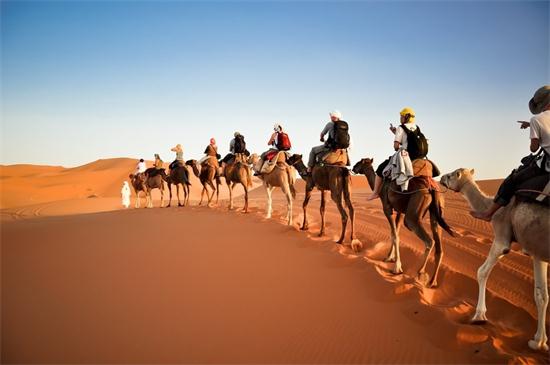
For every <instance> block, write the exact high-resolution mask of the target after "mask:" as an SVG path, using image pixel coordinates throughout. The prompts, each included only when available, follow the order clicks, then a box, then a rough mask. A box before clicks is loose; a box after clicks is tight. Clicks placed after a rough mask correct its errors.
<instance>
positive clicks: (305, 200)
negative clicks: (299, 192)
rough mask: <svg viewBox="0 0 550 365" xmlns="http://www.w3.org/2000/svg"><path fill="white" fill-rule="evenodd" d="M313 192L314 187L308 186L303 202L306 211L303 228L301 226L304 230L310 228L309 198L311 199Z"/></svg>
mask: <svg viewBox="0 0 550 365" xmlns="http://www.w3.org/2000/svg"><path fill="white" fill-rule="evenodd" d="M311 192H312V189H308V188H307V187H306V193H305V198H304V203H303V204H302V209H303V211H304V221H303V223H302V228H301V230H302V231H307V230H308V229H309V224H308V221H307V205H308V204H309V199H311Z"/></svg>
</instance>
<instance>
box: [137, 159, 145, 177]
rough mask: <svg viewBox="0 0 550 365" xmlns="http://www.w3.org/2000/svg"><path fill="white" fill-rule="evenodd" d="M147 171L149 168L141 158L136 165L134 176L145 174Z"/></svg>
mask: <svg viewBox="0 0 550 365" xmlns="http://www.w3.org/2000/svg"><path fill="white" fill-rule="evenodd" d="M145 170H147V166H146V165H145V160H144V159H142V158H141V159H140V160H139V162H138V163H137V165H136V171H135V173H134V175H139V174H143V173H144V172H145Z"/></svg>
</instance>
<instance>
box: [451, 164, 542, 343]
mask: <svg viewBox="0 0 550 365" xmlns="http://www.w3.org/2000/svg"><path fill="white" fill-rule="evenodd" d="M473 176H474V170H469V169H464V168H461V169H457V170H455V171H454V172H451V173H449V174H446V175H443V176H442V177H441V184H442V185H443V186H446V187H447V188H449V189H450V190H453V191H456V192H459V193H462V194H463V195H464V198H466V201H467V202H468V204H469V205H470V207H471V208H472V209H473V210H475V211H484V210H486V209H487V208H488V207H489V206H490V205H491V203H492V201H493V198H492V197H490V196H487V195H485V194H484V193H483V192H482V191H481V190H480V188H479V187H478V185H477V184H476V183H475V181H474V177H473ZM548 222H550V209H549V208H548V206H544V205H542V204H539V203H534V202H525V201H518V200H516V199H515V198H513V199H512V201H511V202H510V203H509V204H508V205H506V206H505V207H502V208H500V209H499V210H498V211H497V212H496V213H495V214H494V215H493V218H492V220H491V225H492V226H493V231H494V234H495V238H494V241H493V243H492V245H491V249H490V251H489V255H488V256H487V259H486V260H485V262H484V263H483V265H481V266H480V268H479V269H478V271H477V282H478V285H479V293H478V302H477V307H476V313H475V315H474V317H473V318H472V322H473V323H484V322H486V321H487V316H486V312H487V307H486V304H485V290H486V285H487V279H488V278H489V274H490V273H491V270H492V269H493V267H494V266H495V264H496V263H497V261H498V260H499V259H500V258H501V257H502V256H503V255H505V254H507V253H508V252H509V251H510V246H511V244H512V241H516V242H518V243H519V244H520V245H521V246H522V248H523V250H524V252H526V253H527V254H529V255H530V256H531V257H532V258H533V272H534V279H535V294H534V296H535V302H536V304H537V312H538V313H537V314H538V326H537V332H536V333H535V336H534V338H533V339H532V340H529V342H528V345H529V347H530V348H532V349H534V350H544V351H548V344H547V342H548V337H547V335H546V328H545V324H546V309H547V308H548V277H547V275H548V262H549V260H550V239H549V237H550V224H548Z"/></svg>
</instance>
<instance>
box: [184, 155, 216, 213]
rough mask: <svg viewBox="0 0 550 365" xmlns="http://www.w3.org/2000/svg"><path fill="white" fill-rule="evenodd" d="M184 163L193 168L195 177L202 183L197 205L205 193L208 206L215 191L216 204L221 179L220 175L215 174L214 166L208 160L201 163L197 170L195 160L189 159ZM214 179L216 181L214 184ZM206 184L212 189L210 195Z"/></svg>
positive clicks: (200, 203)
mask: <svg viewBox="0 0 550 365" xmlns="http://www.w3.org/2000/svg"><path fill="white" fill-rule="evenodd" d="M185 164H186V165H187V166H191V168H192V169H193V173H194V174H195V176H196V177H198V178H199V180H200V182H201V184H202V191H201V201H200V202H199V205H202V201H203V199H204V194H205V193H206V198H207V199H208V203H207V205H208V206H210V204H211V202H212V199H213V198H214V193H216V204H218V199H219V196H220V185H221V180H220V177H219V176H218V175H217V168H216V166H214V165H213V164H211V163H210V162H208V163H204V164H202V165H201V169H200V171H199V168H198V164H197V160H189V161H187V162H186V163H185ZM214 180H215V181H216V186H214ZM208 186H210V188H211V189H212V195H210V193H209V192H208Z"/></svg>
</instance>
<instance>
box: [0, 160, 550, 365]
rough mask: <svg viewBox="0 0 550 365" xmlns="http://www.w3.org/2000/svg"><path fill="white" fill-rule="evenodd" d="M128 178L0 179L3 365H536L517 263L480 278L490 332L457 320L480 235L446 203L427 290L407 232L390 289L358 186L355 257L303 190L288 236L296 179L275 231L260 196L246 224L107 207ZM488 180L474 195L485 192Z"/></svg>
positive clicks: (469, 296)
mask: <svg viewBox="0 0 550 365" xmlns="http://www.w3.org/2000/svg"><path fill="white" fill-rule="evenodd" d="M133 167H134V160H130V159H112V160H102V161H98V162H95V163H92V164H88V165H85V166H82V167H78V168H74V169H63V168H60V167H37V166H29V165H25V166H23V165H19V166H8V167H2V168H1V170H0V182H1V184H2V185H1V188H2V190H1V204H2V207H3V208H7V209H3V210H2V221H1V223H2V225H1V228H2V229H1V250H2V251H1V252H2V262H1V264H2V325H1V326H2V328H1V329H2V339H1V341H2V343H1V345H2V347H1V349H2V350H1V351H2V362H3V363H47V362H49V363H52V362H55V363H82V362H88V363H121V362H125V363H138V362H139V363H199V362H200V363H508V362H509V363H544V362H547V355H548V354H544V353H540V352H534V351H531V350H529V348H528V347H527V340H529V339H530V338H531V336H533V334H534V332H535V326H536V321H535V319H534V316H535V305H534V300H533V277H532V268H531V261H530V259H529V258H528V257H526V256H523V255H522V254H521V253H519V252H511V253H510V254H509V255H507V256H506V257H505V258H503V259H502V260H501V262H500V264H499V265H497V267H496V268H495V270H494V271H493V273H492V275H491V277H490V279H489V283H488V289H489V294H488V300H487V304H488V309H489V310H488V317H489V320H490V321H491V322H490V323H488V324H486V325H483V326H473V325H470V324H468V320H469V318H470V317H471V316H472V313H473V310H474V307H475V303H476V298H477V283H476V281H475V273H476V270H477V268H478V267H479V265H480V264H481V263H482V262H483V260H484V258H485V255H486V253H487V251H488V249H489V246H490V240H491V231H490V227H489V225H488V224H485V223H483V222H481V221H477V220H474V219H473V218H471V217H470V216H469V215H468V207H467V204H466V202H465V201H464V200H463V199H462V197H461V196H460V195H458V194H455V193H452V192H447V193H446V194H445V199H446V206H447V208H446V210H445V217H446V218H447V220H448V222H449V223H450V225H451V226H453V228H455V229H456V230H458V231H459V232H460V233H461V234H462V237H457V238H451V237H449V236H448V235H446V234H444V236H443V238H444V250H445V257H444V261H443V269H442V273H441V276H440V287H439V288H438V289H425V288H423V287H422V286H421V285H420V284H419V283H418V282H416V280H415V278H414V276H415V272H416V270H417V268H418V265H419V264H420V262H419V259H420V254H421V252H422V250H423V247H422V244H421V242H420V241H419V240H418V239H417V238H416V237H414V236H413V235H412V234H411V233H410V232H408V231H407V230H406V229H403V231H402V260H403V265H404V270H405V274H404V275H400V276H392V275H391V274H390V272H389V269H390V265H389V264H386V263H383V262H382V261H381V259H382V258H383V257H384V255H385V254H386V252H387V250H388V249H389V230H388V227H387V223H386V221H385V218H384V217H383V214H382V211H381V209H380V202H378V201H375V202H369V203H367V202H366V201H365V197H366V195H367V194H368V193H369V192H370V189H369V188H368V187H367V185H366V184H365V181H366V180H365V178H364V177H354V182H353V189H354V190H353V200H354V202H355V206H356V210H357V213H356V228H357V231H358V236H359V238H360V239H361V241H362V242H363V244H364V247H365V249H364V250H363V251H362V252H361V253H359V254H354V253H353V252H352V251H351V249H350V248H349V246H339V245H336V244H334V243H333V240H334V238H336V236H337V235H338V233H339V228H340V219H339V215H338V214H337V212H336V209H335V206H334V205H333V204H332V203H329V204H328V210H327V218H328V224H327V225H328V228H327V233H328V234H327V237H325V238H317V237H316V233H317V232H316V231H317V229H318V222H319V216H318V204H319V197H318V194H314V198H313V199H312V202H311V203H310V209H309V214H310V220H311V224H310V228H311V229H310V232H305V233H304V232H300V231H299V230H298V229H297V227H298V224H299V223H301V218H302V213H301V201H302V199H303V183H302V182H299V184H298V187H297V189H298V192H299V194H298V197H297V199H296V201H295V209H294V216H295V218H296V222H295V225H294V227H287V226H285V225H284V224H283V221H284V220H283V215H284V210H285V208H286V206H285V204H284V203H283V202H284V199H283V197H282V194H281V193H280V192H276V193H275V194H274V199H275V202H274V209H275V212H274V218H273V219H272V220H266V219H264V218H263V214H264V208H265V192H264V190H263V188H261V187H260V188H257V189H255V190H254V191H253V192H252V193H251V207H252V208H251V213H250V214H247V215H246V214H242V213H238V212H228V211H227V208H226V204H227V203H226V202H225V201H223V202H221V203H220V205H219V206H218V207H217V208H206V207H196V206H192V207H185V208H175V207H173V208H169V209H139V210H138V209H128V210H119V209H120V199H119V197H118V193H119V190H120V185H121V184H122V181H123V180H124V179H125V178H126V176H127V175H128V172H129V171H131V170H132V169H133ZM192 183H193V188H192V189H193V198H195V199H196V198H197V197H198V194H199V193H200V189H199V184H198V182H197V181H196V179H194V180H193V181H192ZM498 183H499V181H488V182H482V184H481V185H482V187H483V188H485V189H487V192H490V193H493V192H494V191H495V190H496V188H497V187H498ZM237 190H240V188H237ZM222 191H224V194H225V195H224V196H227V195H226V194H227V193H226V191H227V187H226V186H225V185H224V186H223V187H222ZM90 195H95V196H97V197H93V198H88V197H89V196H90ZM156 198H158V194H157V195H156ZM132 204H133V197H132ZM242 204H243V200H242V197H240V198H237V199H236V205H237V207H242ZM156 205H157V206H158V201H157V202H156ZM107 211H110V212H107ZM93 212H99V213H93ZM30 217H33V219H27V218H30ZM348 244H349V243H348Z"/></svg>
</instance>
